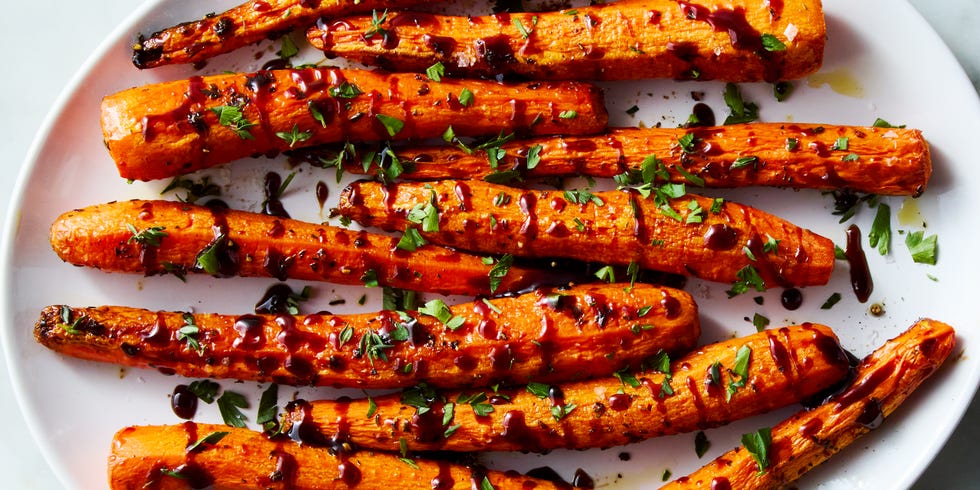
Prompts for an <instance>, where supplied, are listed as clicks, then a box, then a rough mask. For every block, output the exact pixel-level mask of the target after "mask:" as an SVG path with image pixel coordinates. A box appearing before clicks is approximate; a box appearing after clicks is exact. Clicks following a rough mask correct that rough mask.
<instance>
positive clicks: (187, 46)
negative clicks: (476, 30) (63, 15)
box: [133, 0, 426, 68]
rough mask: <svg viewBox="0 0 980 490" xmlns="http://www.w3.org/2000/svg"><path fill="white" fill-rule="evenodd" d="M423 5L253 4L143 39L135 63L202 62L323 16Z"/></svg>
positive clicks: (387, 0) (296, 0) (326, 0)
mask: <svg viewBox="0 0 980 490" xmlns="http://www.w3.org/2000/svg"><path fill="white" fill-rule="evenodd" d="M420 3H426V2H422V1H421V0H316V1H309V0H250V1H247V2H245V3H243V4H241V5H238V6H236V7H233V8H231V9H229V10H226V11H224V12H222V13H220V14H216V15H215V14H208V15H206V16H204V18H202V19H201V20H196V21H191V22H184V23H181V24H178V25H175V26H172V27H167V28H165V29H162V30H160V31H157V32H154V33H153V34H150V35H149V36H148V37H144V36H142V35H140V38H139V41H138V42H137V43H136V45H135V46H133V64H134V65H136V67H137V68H153V67H157V66H163V65H173V64H179V63H200V62H202V61H206V60H208V59H210V58H212V57H214V56H217V55H219V54H222V53H228V52H230V51H234V50H236V49H238V48H243V47H245V46H248V45H249V44H253V43H257V42H259V41H262V40H265V39H273V38H276V37H279V36H281V35H282V34H283V33H286V32H289V31H291V30H293V29H295V28H297V27H299V28H301V29H305V28H306V27H307V26H309V25H310V24H313V23H315V22H316V21H317V20H318V19H320V18H321V17H337V16H340V15H351V14H363V13H370V12H371V11H372V10H374V9H378V10H381V9H389V8H405V7H411V6H414V5H418V4H420Z"/></svg>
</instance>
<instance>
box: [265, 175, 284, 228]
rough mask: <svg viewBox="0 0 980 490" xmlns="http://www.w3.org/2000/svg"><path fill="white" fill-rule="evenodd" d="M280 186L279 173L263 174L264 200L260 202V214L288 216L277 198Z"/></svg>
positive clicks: (280, 178)
mask: <svg viewBox="0 0 980 490" xmlns="http://www.w3.org/2000/svg"><path fill="white" fill-rule="evenodd" d="M281 186H282V177H280V176H279V174H277V173H275V172H269V173H267V174H265V185H264V186H263V190H264V191H265V201H264V202H263V203H262V214H268V215H269V216H276V217H279V218H289V213H287V212H286V208H285V207H283V205H282V201H280V200H279V197H280V188H281Z"/></svg>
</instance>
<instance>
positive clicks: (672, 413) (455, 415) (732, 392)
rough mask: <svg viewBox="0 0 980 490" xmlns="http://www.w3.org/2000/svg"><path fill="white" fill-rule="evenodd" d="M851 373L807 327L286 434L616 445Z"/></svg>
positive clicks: (785, 398) (326, 415)
mask: <svg viewBox="0 0 980 490" xmlns="http://www.w3.org/2000/svg"><path fill="white" fill-rule="evenodd" d="M848 368H849V362H848V358H847V356H846V354H845V353H844V351H843V350H842V349H841V347H840V345H839V344H838V342H837V338H836V336H834V334H833V332H832V331H831V330H830V329H829V328H827V327H824V326H820V325H801V326H796V327H787V328H781V329H778V330H769V331H765V332H762V333H758V334H754V335H751V336H748V337H745V338H741V339H733V340H729V341H725V342H720V343H717V344H711V345H708V346H704V347H701V348H699V349H698V350H697V351H696V352H694V353H691V354H688V355H685V356H682V357H680V358H678V359H676V360H673V358H671V357H670V356H669V355H666V354H665V353H660V354H658V355H656V356H653V357H652V358H651V359H650V361H649V362H648V363H647V364H646V366H645V368H644V369H643V370H638V371H621V372H618V373H617V374H616V375H615V376H613V377H605V378H597V379H594V380H584V381H578V382H570V383H558V384H549V383H540V382H533V381H532V382H530V383H528V384H526V385H524V386H519V387H512V388H507V389H499V390H493V389H484V390H466V391H455V392H443V391H438V390H435V389H433V388H432V387H429V386H424V385H423V386H417V387H415V388H411V389H408V390H405V391H404V392H403V393H402V394H401V395H387V396H381V397H374V398H373V400H370V401H369V400H343V401H310V402H305V401H299V402H296V403H293V404H292V405H291V406H290V407H288V408H287V414H286V415H285V417H284V426H285V428H286V430H289V431H292V432H296V433H303V434H308V435H310V437H311V439H310V441H311V443H315V439H312V438H314V437H315V435H316V434H334V433H337V432H338V431H339V430H342V431H343V432H344V434H345V435H349V438H350V440H351V441H353V443H355V444H358V445H361V446H363V447H370V448H376V449H385V450H397V449H398V448H399V446H400V444H402V441H405V442H404V444H407V445H408V447H409V448H411V449H413V450H450V451H480V450H521V451H548V450H551V449H556V448H569V449H584V448H590V447H611V446H617V445H622V444H627V443H631V442H636V441H639V440H643V439H647V438H651V437H658V436H664V435H669V434H676V433H680V432H688V431H694V430H698V429H703V428H707V427H715V426H718V425H722V424H725V423H729V422H732V421H734V420H738V419H741V418H745V417H748V416H751V415H755V414H759V413H763V412H766V411H769V410H773V409H775V408H778V407H781V406H785V405H788V404H791V403H796V402H799V401H801V400H804V399H806V398H809V397H811V396H813V395H814V394H816V393H819V392H821V391H822V390H825V389H827V388H828V387H830V386H833V385H834V384H836V383H839V382H840V381H841V379H842V378H843V377H844V376H845V374H846V373H847V371H848ZM368 413H370V414H371V416H370V417H368V416H367V414H368Z"/></svg>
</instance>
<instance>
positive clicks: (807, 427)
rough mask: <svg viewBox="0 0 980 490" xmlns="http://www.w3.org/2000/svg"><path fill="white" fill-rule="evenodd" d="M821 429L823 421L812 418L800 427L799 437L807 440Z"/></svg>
mask: <svg viewBox="0 0 980 490" xmlns="http://www.w3.org/2000/svg"><path fill="white" fill-rule="evenodd" d="M822 427H823V421H822V420H820V418H819V417H814V418H812V419H810V420H808V421H807V422H805V423H804V424H803V425H801V426H800V437H803V438H806V439H809V438H811V437H813V436H814V435H816V434H817V432H818V431H819V430H820V429H821V428H822Z"/></svg>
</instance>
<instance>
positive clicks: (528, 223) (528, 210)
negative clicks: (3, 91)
mask: <svg viewBox="0 0 980 490" xmlns="http://www.w3.org/2000/svg"><path fill="white" fill-rule="evenodd" d="M518 202H519V203H520V208H521V212H522V213H524V216H525V218H524V222H523V223H521V230H520V234H521V235H523V236H524V238H525V239H527V240H529V241H530V240H534V239H535V238H536V237H537V236H538V217H537V212H536V210H535V206H536V205H537V202H538V198H537V197H535V196H534V194H533V193H531V192H525V193H524V194H521V197H520V199H519V200H518Z"/></svg>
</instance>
